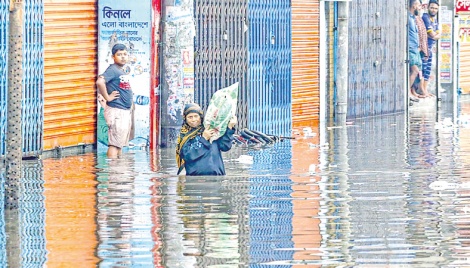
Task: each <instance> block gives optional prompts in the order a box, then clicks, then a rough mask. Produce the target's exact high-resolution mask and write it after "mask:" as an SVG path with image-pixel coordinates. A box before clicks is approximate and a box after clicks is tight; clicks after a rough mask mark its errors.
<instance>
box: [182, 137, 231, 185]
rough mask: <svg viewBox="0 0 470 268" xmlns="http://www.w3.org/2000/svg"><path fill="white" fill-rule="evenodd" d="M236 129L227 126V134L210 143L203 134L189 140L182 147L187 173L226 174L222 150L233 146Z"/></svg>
mask: <svg viewBox="0 0 470 268" xmlns="http://www.w3.org/2000/svg"><path fill="white" fill-rule="evenodd" d="M234 133H235V130H234V129H229V128H227V131H226V132H225V134H224V135H223V136H222V137H220V138H219V139H217V140H215V141H213V142H212V143H210V142H209V141H208V140H206V139H204V137H202V136H201V135H198V136H196V137H195V138H194V139H191V140H189V141H188V142H186V143H185V144H184V145H183V148H182V149H181V157H182V158H183V159H184V161H185V163H184V168H185V169H186V175H189V176H207V175H216V176H217V175H225V167H224V161H223V159H222V152H226V151H228V150H230V149H231V148H232V140H233V134H234Z"/></svg>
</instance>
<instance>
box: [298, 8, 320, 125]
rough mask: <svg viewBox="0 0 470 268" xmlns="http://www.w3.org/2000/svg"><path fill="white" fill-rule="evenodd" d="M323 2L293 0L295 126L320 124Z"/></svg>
mask: <svg viewBox="0 0 470 268" xmlns="http://www.w3.org/2000/svg"><path fill="white" fill-rule="evenodd" d="M319 73H320V1H318V0H292V120H293V127H299V126H311V125H317V124H318V120H319V115H320V87H319V85H320V75H319Z"/></svg>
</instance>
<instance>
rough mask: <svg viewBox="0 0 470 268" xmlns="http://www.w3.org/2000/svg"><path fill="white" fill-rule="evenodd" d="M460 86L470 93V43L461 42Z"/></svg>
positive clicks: (464, 91)
mask: <svg viewBox="0 0 470 268" xmlns="http://www.w3.org/2000/svg"><path fill="white" fill-rule="evenodd" d="M459 58H460V66H459V67H460V68H459V87H460V88H461V89H462V93H463V94H470V43H460V53H459Z"/></svg>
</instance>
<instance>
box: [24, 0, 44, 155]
mask: <svg viewBox="0 0 470 268" xmlns="http://www.w3.org/2000/svg"><path fill="white" fill-rule="evenodd" d="M43 15H44V10H43V4H42V1H41V0H28V1H25V14H24V16H25V17H24V24H25V28H24V41H23V72H24V75H23V114H22V121H23V123H22V131H23V153H24V156H37V155H39V154H40V152H41V150H42V140H43V131H42V130H43V102H44V101H43V99H44V98H43V95H44V57H43V49H44V42H43V28H44V27H43V25H44V19H43V17H44V16H43Z"/></svg>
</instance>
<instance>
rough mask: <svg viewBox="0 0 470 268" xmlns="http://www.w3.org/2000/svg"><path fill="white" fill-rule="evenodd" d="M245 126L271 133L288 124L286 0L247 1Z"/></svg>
mask: <svg viewBox="0 0 470 268" xmlns="http://www.w3.org/2000/svg"><path fill="white" fill-rule="evenodd" d="M248 14H249V15H248V18H249V29H250V36H249V45H248V51H249V53H248V54H249V65H248V68H249V72H248V73H249V76H248V83H249V87H248V88H249V96H250V97H249V109H248V114H249V116H248V118H249V121H248V126H249V128H250V129H255V130H259V131H262V132H265V133H269V134H275V135H289V136H290V132H291V127H292V112H291V102H292V87H291V77H292V71H291V67H292V57H291V7H290V1H286V0H281V1H279V0H262V1H256V2H255V1H250V2H249V3H248Z"/></svg>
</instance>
